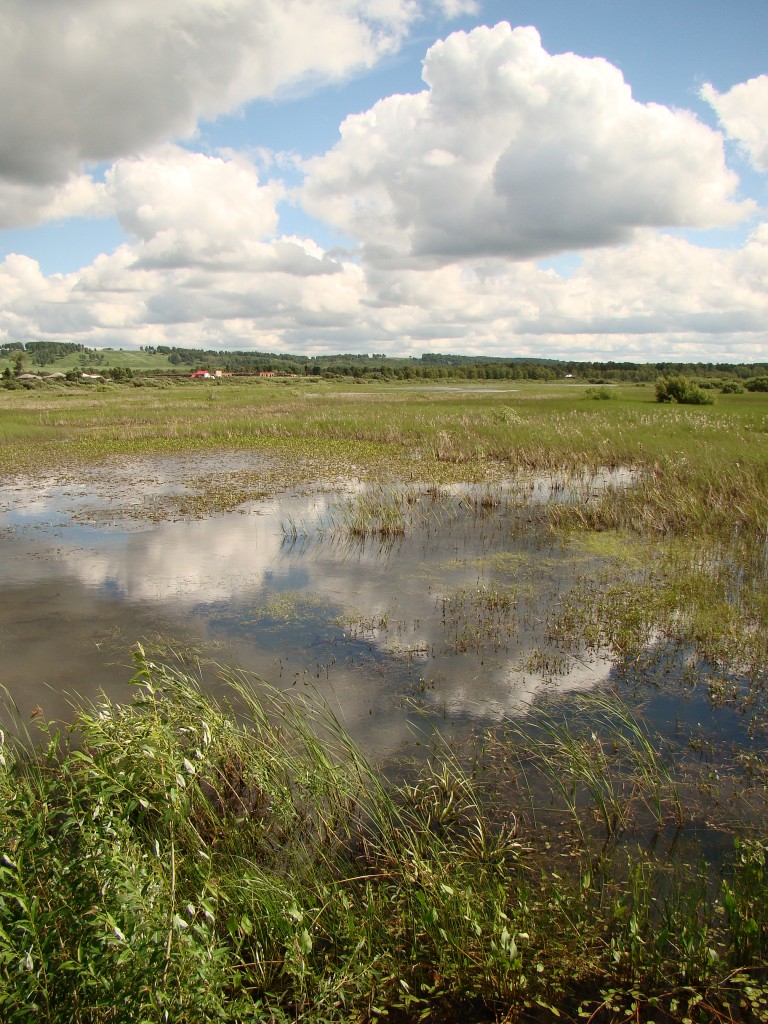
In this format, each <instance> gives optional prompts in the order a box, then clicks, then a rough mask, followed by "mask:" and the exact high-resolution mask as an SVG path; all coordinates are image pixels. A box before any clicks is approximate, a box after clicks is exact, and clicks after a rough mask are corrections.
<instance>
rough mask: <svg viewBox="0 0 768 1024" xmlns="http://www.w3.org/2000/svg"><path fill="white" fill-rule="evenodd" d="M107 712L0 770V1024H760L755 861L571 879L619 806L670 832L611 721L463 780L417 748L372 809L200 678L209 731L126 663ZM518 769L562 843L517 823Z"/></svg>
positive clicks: (339, 762)
mask: <svg viewBox="0 0 768 1024" xmlns="http://www.w3.org/2000/svg"><path fill="white" fill-rule="evenodd" d="M134 684H135V696H134V699H133V700H132V701H131V702H130V703H127V704H122V705H121V704H115V703H113V702H111V701H109V700H107V699H106V698H104V699H102V700H100V701H98V702H96V703H95V704H93V705H91V706H87V707H80V708H79V709H77V712H76V714H75V718H74V722H73V725H74V730H75V731H74V732H73V733H72V740H67V739H66V737H63V736H60V735H58V734H57V733H56V731H55V730H52V728H51V727H50V726H48V725H46V724H45V723H41V724H40V725H39V726H38V732H37V733H36V734H34V733H33V738H34V740H35V744H36V745H35V746H34V747H33V749H30V747H29V746H28V745H26V744H21V743H16V742H13V741H11V740H10V739H6V740H5V741H4V743H3V746H2V755H3V756H2V763H0V795H2V805H1V807H0V837H1V838H2V848H3V855H2V861H1V863H0V1012H1V1013H2V1018H3V1020H7V1021H13V1022H16V1021H46V1022H54V1021H65V1020H66V1021H69V1022H71V1021H74V1022H81V1021H83V1022H85V1021H87V1022H96V1021H98V1022H103V1021H123V1020H159V1019H164V1018H167V1019H173V1020H174V1021H190V1022H191V1021H246V1020H253V1021H279V1022H287V1021H289V1020H291V1021H306V1022H310V1021H312V1022H316V1021H338V1022H342V1021H360V1020H366V1021H373V1020H386V1019H388V1018H389V1019H398V1020H417V1019H418V1020H425V1021H428V1020H434V1021H446V1020H477V1021H480V1020H488V1021H491V1020H496V1019H500V1018H504V1019H510V1020H511V1019H517V1018H520V1017H526V1016H530V1015H542V1014H543V1015H544V1016H545V1017H547V1016H552V1015H554V1014H555V1013H558V1014H560V1015H563V1016H565V1017H566V1018H568V1017H572V1018H573V1019H576V1016H577V1015H581V1016H582V1017H584V1018H585V1019H586V1018H588V1017H591V1018H592V1019H595V1020H596V1019H598V1018H600V1019H603V1018H604V1019H614V1018H618V1017H619V1015H622V1016H625V1017H628V1016H633V1017H635V1018H636V1019H645V1018H652V1017H653V1016H654V1014H655V1013H657V1012H658V1013H662V1014H664V1015H665V1019H668V1020H672V1021H678V1020H679V1021H684V1020H687V1019H691V1020H693V1019H701V1020H723V1019H735V1017H734V1015H736V1014H741V1013H743V1012H747V1013H749V1012H755V1013H758V1014H759V1012H761V1011H760V1007H761V1006H763V1005H764V1001H765V999H766V997H767V994H768V989H766V986H765V978H766V972H767V971H768V960H767V959H766V957H767V955H768V954H767V953H766V948H765V943H764V935H765V931H764V929H765V921H764V916H765V915H764V909H763V908H764V907H765V906H766V896H768V892H766V886H767V885H768V879H767V878H766V872H765V840H764V837H761V836H759V835H754V834H752V835H750V834H748V833H746V832H745V833H744V834H743V835H742V836H741V837H740V839H739V842H738V845H737V846H736V847H735V849H734V857H733V858H732V860H731V862H730V864H729V865H728V867H727V870H726V874H725V876H724V877H725V880H724V881H721V882H718V879H717V877H716V875H713V873H712V871H711V870H710V869H708V868H707V866H706V865H705V864H704V863H703V862H697V863H695V864H688V863H685V864H684V863H682V862H679V861H677V860H676V859H675V858H672V859H670V858H669V857H668V856H664V855H659V856H658V857H656V856H654V855H653V854H652V853H651V852H650V851H649V850H648V849H645V850H643V849H641V848H639V847H636V846H633V845H631V844H630V845H629V846H627V845H626V844H625V845H624V846H621V845H620V844H619V843H617V842H614V844H612V845H610V846H605V845H604V846H603V847H602V852H600V849H599V847H598V848H597V853H598V856H597V857H596V855H595V854H596V848H595V846H594V843H593V841H592V839H591V833H592V828H591V825H590V824H589V823H590V821H591V820H592V818H593V815H594V813H597V814H598V815H599V817H600V819H601V820H602V822H603V827H604V829H605V830H606V831H610V832H611V834H612V836H613V837H614V839H615V838H616V836H617V833H618V830H619V829H620V828H621V827H624V828H626V827H628V826H629V825H630V824H631V823H632V822H633V821H637V820H639V819H638V808H640V807H641V806H644V807H645V809H646V810H650V811H651V812H652V816H653V817H654V818H656V819H658V820H659V821H662V820H663V821H666V820H667V819H668V818H670V817H671V818H672V819H673V820H677V816H678V815H679V805H678V803H677V802H676V800H677V797H676V795H675V789H674V784H673V783H672V781H671V780H670V778H669V776H668V774H666V772H665V770H664V768H663V766H662V763H661V761H660V759H659V751H658V748H657V744H656V742H655V740H654V738H653V736H652V734H651V733H650V732H649V731H648V730H647V728H646V727H645V726H644V725H643V723H642V722H641V721H640V720H639V719H637V717H636V716H634V715H633V714H632V713H631V712H629V711H628V709H626V708H625V707H624V706H623V705H621V704H620V703H617V702H615V701H614V700H612V699H608V698H601V699H600V700H598V699H594V700H593V701H592V702H591V703H590V702H582V703H580V704H579V705H578V708H577V711H578V716H577V717H578V720H579V727H578V728H576V725H575V724H572V726H571V728H569V729H568V730H564V729H563V728H562V727H561V726H559V725H558V724H556V723H555V722H554V721H553V720H551V719H550V718H548V717H547V716H546V715H541V716H539V718H538V719H536V720H535V722H534V723H533V725H532V726H531V728H530V729H529V730H527V731H526V732H525V733H523V732H522V731H521V730H520V729H514V730H510V731H508V732H507V734H506V735H503V736H502V735H499V736H497V737H495V739H493V740H491V738H490V737H489V738H488V741H487V744H486V748H485V753H483V752H479V755H478V756H479V759H478V760H476V761H475V762H474V763H473V762H465V761H464V759H463V758H460V757H459V756H458V755H457V754H456V753H455V752H453V751H452V750H450V749H449V748H448V747H446V746H445V745H437V746H436V747H435V748H434V749H433V751H432V756H431V758H430V759H429V760H428V761H427V762H426V763H423V764H422V766H421V768H420V769H419V770H418V771H417V772H416V773H415V774H412V775H411V777H410V778H409V779H407V780H406V781H403V782H400V783H389V782H387V781H386V780H385V777H384V776H383V775H382V774H381V773H380V772H379V771H377V770H376V769H375V768H374V767H373V766H371V765H370V764H369V763H368V762H367V761H366V759H365V758H364V757H363V755H362V754H361V753H360V751H359V750H357V749H356V747H355V746H354V744H353V743H352V742H351V741H350V739H349V737H348V736H347V735H346V734H345V732H344V730H343V728H342V727H341V726H340V724H339V722H338V721H337V719H336V718H335V717H334V716H333V714H332V713H331V711H330V709H329V708H328V707H327V706H325V705H323V704H321V703H319V702H318V701H317V700H315V699H312V698H309V697H305V698H304V699H303V700H301V701H299V702H298V703H297V702H296V701H295V699H293V700H287V699H286V698H285V697H284V696H283V695H282V694H280V693H279V692H278V691H276V690H274V689H272V688H270V687H267V686H266V685H265V684H262V683H259V682H258V681H255V680H251V679H248V678H246V677H244V676H243V675H241V674H237V673H231V672H225V673H223V674H222V686H223V687H224V689H223V691H222V694H227V695H228V696H227V697H226V702H225V703H222V701H223V700H224V697H223V696H222V701H216V700H214V698H213V697H212V696H211V695H210V693H204V692H203V691H202V689H201V688H200V686H199V684H198V683H197V682H196V681H195V679H194V678H192V677H190V676H189V675H188V674H186V673H184V672H181V671H180V670H178V669H176V668H174V667H173V666H172V665H170V664H162V663H155V662H152V661H151V660H150V659H149V658H148V657H147V656H146V655H145V654H143V652H141V651H139V652H138V653H137V672H136V676H135V678H134ZM596 736H597V737H598V738H597V739H596V738H595V737H596ZM74 740H76V742H74ZM579 747H581V754H580V753H579V750H578V748H579ZM502 752H503V758H502V759H501V760H498V758H499V757H500V755H501V754H502ZM586 755H588V756H586ZM494 759H496V764H497V765H500V764H502V762H503V764H504V765H507V766H509V765H510V764H515V765H517V766H518V768H517V770H516V778H517V783H518V785H517V786H516V787H515V786H513V787H512V788H510V786H509V778H508V774H509V769H508V767H507V768H505V769H504V771H502V772H501V773H499V771H498V770H496V771H495V770H493V762H494ZM566 766H568V767H569V769H570V770H571V772H573V771H576V772H577V774H578V776H579V785H580V786H581V788H582V794H583V802H581V799H580V801H579V802H578V803H577V801H576V800H575V798H574V796H573V791H572V789H571V788H570V787H569V786H566V787H562V786H561V784H560V781H559V778H560V775H561V774H562V773H563V769H564V768H565V767H566ZM523 767H525V770H526V772H527V774H526V776H525V780H523V778H522V774H519V775H518V774H517V772H520V773H522V770H523ZM534 768H535V769H536V770H537V771H539V772H540V773H541V776H542V778H544V779H545V780H546V782H547V785H549V786H550V787H552V789H553V792H556V793H558V794H559V795H560V796H562V797H563V798H564V800H565V804H566V805H567V807H568V811H569V814H570V815H571V816H572V817H573V819H574V820H575V821H577V822H578V827H577V829H576V831H577V833H578V834H580V835H581V836H582V839H581V840H580V841H579V842H577V843H575V844H574V842H573V841H572V840H571V839H569V838H568V837H567V835H566V834H565V833H563V832H562V831H561V829H560V826H555V827H554V830H553V828H552V827H550V826H547V825H546V824H544V822H543V820H542V821H541V822H538V821H537V823H536V824H535V825H534V824H529V823H528V821H529V813H530V812H529V810H528V809H527V808H526V805H525V802H524V801H523V800H522V799H521V797H522V794H524V793H525V792H526V788H527V787H528V788H529V789H530V791H531V792H533V791H534V790H535V788H536V786H537V783H535V781H534V780H533V777H532V775H531V774H530V773H531V772H532V771H533V770H534ZM598 775H599V778H598ZM571 777H573V775H571ZM555 837H558V838H557V844H556V845H555V844H553V840H554V839H555ZM743 1008H746V1011H744V1009H743ZM750 1008H751V1009H750Z"/></svg>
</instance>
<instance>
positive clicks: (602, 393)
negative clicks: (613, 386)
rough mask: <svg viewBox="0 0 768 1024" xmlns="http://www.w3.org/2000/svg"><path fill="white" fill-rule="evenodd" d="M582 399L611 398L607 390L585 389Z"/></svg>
mask: <svg viewBox="0 0 768 1024" xmlns="http://www.w3.org/2000/svg"><path fill="white" fill-rule="evenodd" d="M584 397H585V398H594V399H600V400H604V399H607V398H612V397H613V396H612V395H611V392H610V391H609V390H608V388H587V390H586V391H585V392H584Z"/></svg>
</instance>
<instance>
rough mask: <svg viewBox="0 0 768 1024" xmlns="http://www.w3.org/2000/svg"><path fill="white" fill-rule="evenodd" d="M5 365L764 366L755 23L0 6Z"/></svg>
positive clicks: (763, 59) (355, 1)
mask: <svg viewBox="0 0 768 1024" xmlns="http://www.w3.org/2000/svg"><path fill="white" fill-rule="evenodd" d="M0 39H2V48H3V60H2V62H0V97H2V102H1V103H0V343H2V342H8V341H33V340H51V341H71V342H78V343H80V344H83V345H86V346H87V347H89V348H103V347H111V348H123V349H135V348H139V347H141V346H156V345H175V346H182V347H185V348H204V349H222V350H232V349H241V350H256V351H262V352H281V353H293V354H303V355H310V356H311V355H322V354H333V353H349V352H355V353H364V352H369V353H372V352H377V353H385V354H387V355H391V356H419V355H421V354H422V353H423V352H446V353H461V354H468V355H477V356H518V357H545V358H557V359H569V360H582V361H583V360H619V361H624V360H630V361H636V362H657V361H662V360H663V361H666V360H674V361H684V362H687V361H705V362H709V361H711V362H747V363H752V362H766V361H768V0H727V2H726V0H663V2H662V0H519V2H518V0H0Z"/></svg>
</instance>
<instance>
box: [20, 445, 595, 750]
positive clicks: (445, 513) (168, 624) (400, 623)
mask: <svg viewBox="0 0 768 1024" xmlns="http://www.w3.org/2000/svg"><path fill="white" fill-rule="evenodd" d="M143 468H144V473H143V478H142V483H141V487H140V489H139V490H140V495H139V497H138V498H137V497H136V494H137V488H136V487H135V486H130V487H128V486H127V485H126V484H127V481H128V480H129V479H133V478H134V477H135V472H134V471H132V470H131V468H130V467H123V475H122V477H121V474H120V472H118V471H117V470H116V471H115V472H113V473H111V474H110V476H109V478H106V477H100V476H99V475H98V474H97V475H91V476H90V477H89V478H88V479H85V478H84V479H83V480H71V479H70V480H68V481H66V482H64V483H62V482H60V481H55V480H51V481H47V482H43V483H37V484H36V485H35V487H34V488H32V487H29V486H26V485H25V484H24V483H23V482H20V483H16V484H15V485H14V486H12V487H11V486H6V487H5V488H3V489H0V566H1V567H2V575H3V587H2V591H1V592H0V645H1V648H0V649H2V652H3V657H2V676H1V679H0V681H1V682H2V684H3V685H4V686H5V687H6V688H7V690H8V692H9V693H10V694H11V696H12V698H13V700H14V701H15V702H16V704H17V705H18V707H19V710H20V712H21V715H22V716H23V717H28V716H29V715H30V714H31V713H32V711H33V709H34V708H35V707H37V706H39V707H41V708H42V709H43V712H44V714H45V716H46V718H49V719H50V718H57V719H58V718H63V719H67V718H69V717H71V713H70V703H71V701H72V699H73V698H74V697H75V696H81V697H86V698H88V697H92V696H94V695H95V694H96V693H97V692H98V691H99V690H104V691H106V692H107V693H108V694H109V695H110V696H112V697H114V698H116V699H125V700H127V699H129V697H130V692H131V691H130V688H129V686H128V685H127V680H128V679H129V678H130V675H131V668H130V653H129V652H130V649H131V647H132V646H133V645H134V644H136V643H137V642H141V643H143V644H145V645H146V646H147V647H148V648H149V649H150V650H157V649H159V650H161V651H162V650H163V649H167V648H171V649H173V650H175V651H178V652H179V653H181V654H185V655H187V656H189V655H190V654H192V655H193V656H194V657H195V658H197V659H198V660H199V661H200V662H201V663H202V665H203V669H202V670H201V671H202V673H203V676H204V678H206V679H208V680H210V679H211V678H212V676H213V670H212V669H211V667H210V665H211V663H212V662H216V663H219V664H224V665H236V666H239V667H241V668H244V669H246V670H248V671H250V672H254V673H256V674H258V675H259V676H261V677H263V678H264V679H266V680H267V681H268V682H270V683H273V684H275V685H277V686H280V687H288V688H290V687H294V686H295V687H299V688H303V689H313V690H318V691H319V692H320V694H322V696H323V697H324V698H326V699H327V700H328V701H329V702H330V704H331V706H332V707H333V708H334V710H335V711H336V713H337V714H338V715H339V717H340V718H341V719H342V721H343V723H344V725H345V726H346V727H347V729H348V730H349V731H350V732H351V734H352V735H353V736H354V738H355V739H356V740H357V741H358V742H359V743H361V744H362V746H363V748H364V749H365V751H366V752H367V753H368V754H370V755H375V756H386V755H391V754H393V753H395V752H397V751H398V750H401V749H403V748H405V747H409V746H410V747H412V746H414V744H416V743H418V742H420V740H419V737H420V736H421V735H422V734H423V733H425V732H428V731H429V730H430V728H431V727H432V726H433V725H439V726H440V727H441V728H443V729H446V730H448V731H452V730H453V731H456V732H458V733H462V732H466V731H467V730H469V729H472V728H482V727H484V726H487V725H493V724H496V723H498V722H499V721H502V720H503V719H504V718H505V717H506V716H509V715H513V714H516V713H519V712H520V711H521V710H523V709H524V708H525V707H526V706H527V705H528V704H529V703H530V701H531V700H532V699H533V697H534V696H535V695H536V694H539V693H541V692H543V691H545V690H547V689H552V687H556V688H557V690H558V691H569V690H573V689H578V688H584V687H588V686H594V685H596V684H597V683H599V682H601V681H604V680H606V679H607V678H608V676H609V674H610V671H611V669H610V665H609V664H608V663H607V662H605V661H602V660H600V659H596V658H588V657H586V656H585V657H583V658H581V657H579V658H575V659H571V660H569V662H568V667H569V669H570V671H568V672H567V673H565V674H563V673H559V674H558V675H557V678H556V680H554V681H553V679H552V677H551V674H549V675H548V674H547V673H545V672H542V671H540V670H539V669H540V667H541V666H537V665H536V664H535V662H536V657H535V652H536V651H537V649H538V646H539V644H541V643H543V642H544V640H545V638H546V633H547V615H548V611H549V610H550V609H551V608H552V607H553V606H554V605H556V603H557V602H558V601H559V600H560V599H561V597H562V595H563V593H564V592H566V591H567V589H568V588H569V586H570V585H571V584H572V583H573V581H574V579H575V573H576V572H577V571H581V572H583V571H584V564H583V560H582V561H581V562H579V561H578V560H576V561H574V558H573V557H572V556H569V555H568V553H567V552H565V551H564V550H562V549H559V548H557V547H554V546H552V541H551V539H549V537H548V536H547V534H546V532H545V531H544V530H543V529H542V528H541V526H540V525H537V523H536V515H535V508H536V506H537V505H539V506H541V505H542V504H544V503H546V502H547V501H549V500H553V499H557V500H563V497H564V492H563V491H562V489H561V488H560V487H559V485H555V486H553V483H552V481H551V480H550V481H535V482H532V483H531V484H530V486H529V488H528V492H527V497H528V501H529V502H530V504H529V506H528V507H527V508H525V507H523V508H521V507H520V505H519V503H517V504H516V503H515V502H511V503H507V502H504V503H502V504H501V505H498V506H492V507H489V508H487V509H485V510H481V509H479V508H478V506H477V505H476V504H473V503H472V501H470V500H468V495H469V494H470V492H468V491H467V490H466V489H465V490H464V491H462V492H461V493H458V492H457V493H455V494H453V495H451V494H450V493H447V492H446V493H443V494H442V495H441V499H440V501H439V502H437V503H435V502H433V503H432V506H433V507H429V508H427V509H426V511H425V512H424V515H423V517H422V518H421V519H420V520H419V523H418V525H416V526H415V527H414V528H413V529H411V530H409V532H408V533H407V535H406V537H404V538H401V539H398V540H397V541H396V542H395V543H389V544H382V543H381V542H379V541H376V540H373V541H370V540H369V541H366V542H364V543H363V542H352V541H350V540H349V538H345V536H344V533H343V531H341V530H339V529H338V528H337V529H331V528H330V527H329V524H331V523H332V522H333V521H334V514H335V513H334V509H338V507H339V502H340V501H343V500H348V497H349V495H348V494H347V495H346V496H341V495H339V494H338V493H323V492H321V491H317V492H313V493H309V494H306V493H305V494H295V493H284V494H281V495H278V496H276V497H274V498H272V499H269V500H265V501H261V502H254V503H252V504H250V505H245V506H243V507H242V508H241V509H239V510H238V511H237V512H234V513H230V514H226V515H215V516H210V517H208V518H203V519H196V520H189V519H186V520H185V519H182V520H179V521H168V520H167V519H165V518H164V516H163V515H162V502H163V500H164V498H165V497H167V495H168V494H171V493H174V492H176V491H179V490H182V489H183V484H182V483H181V482H180V481H181V479H182V476H183V474H182V473H181V471H180V469H179V467H178V466H176V467H175V466H174V464H173V463H170V462H167V463H164V464H161V463H158V464H156V465H154V466H152V467H149V468H148V467H147V466H146V465H145V466H144V467H143ZM134 469H135V468H134ZM605 483H606V481H605V480H595V481H593V482H592V483H591V484H590V486H594V487H597V488H599V487H601V486H604V485H605ZM349 489H351V490H354V489H355V487H354V485H353V484H349V486H348V490H349ZM424 501H425V502H426V503H427V505H428V504H429V500H428V499H426V498H425V499H424ZM131 502H133V505H131ZM137 502H138V503H140V505H141V508H140V509H139V512H140V513H141V514H139V515H136V514H133V513H135V512H136V504H137ZM153 503H155V504H154V505H153ZM152 507H154V508H156V509H157V510H158V514H157V515H156V516H154V517H150V518H147V517H146V515H145V513H147V512H148V510H150V509H151V508H152ZM532 509H533V510H534V512H532ZM132 510H133V511H132ZM154 520H157V521H154ZM296 524H300V527H299V529H298V530H297V528H296ZM290 534H293V536H290ZM206 666H207V667H206ZM210 685H214V684H213V683H212V682H210Z"/></svg>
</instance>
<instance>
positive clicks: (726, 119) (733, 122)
mask: <svg viewBox="0 0 768 1024" xmlns="http://www.w3.org/2000/svg"><path fill="white" fill-rule="evenodd" d="M701 95H702V97H703V98H704V99H705V100H706V101H707V103H709V104H710V106H711V107H712V108H713V109H714V110H715V112H716V113H717V116H718V118H719V120H720V124H721V125H722V126H723V128H724V129H725V132H726V134H727V135H728V137H729V138H731V139H735V140H736V141H737V142H738V143H740V145H741V146H742V148H743V149H744V151H745V152H746V154H747V156H748V157H749V159H750V161H751V162H752V164H753V166H754V167H755V169H756V170H758V171H768V75H759V76H758V77H757V78H750V79H749V81H748V82H740V83H739V84H738V85H734V86H733V88H732V89H729V90H728V92H725V93H719V92H718V91H717V90H716V89H715V88H714V86H712V85H711V84H709V83H707V84H706V85H705V86H704V87H703V89H702V90H701Z"/></svg>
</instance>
